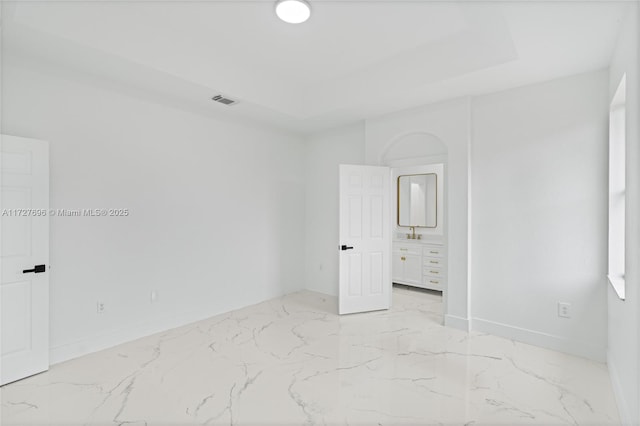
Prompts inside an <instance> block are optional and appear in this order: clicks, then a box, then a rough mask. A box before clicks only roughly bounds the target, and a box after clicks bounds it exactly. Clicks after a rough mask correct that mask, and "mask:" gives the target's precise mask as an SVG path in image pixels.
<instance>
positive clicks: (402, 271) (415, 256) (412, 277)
mask: <svg viewBox="0 0 640 426" xmlns="http://www.w3.org/2000/svg"><path fill="white" fill-rule="evenodd" d="M423 266H424V265H423V261H422V246H421V245H419V244H395V243H394V245H393V265H392V270H393V282H397V283H399V284H411V285H420V284H422V270H423V269H424V268H423Z"/></svg>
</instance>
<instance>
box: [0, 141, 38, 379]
mask: <svg viewBox="0 0 640 426" xmlns="http://www.w3.org/2000/svg"><path fill="white" fill-rule="evenodd" d="M0 148H1V149H0V156H1V160H0V164H2V170H1V172H2V173H1V178H0V179H1V180H0V188H1V194H0V210H1V214H2V216H1V222H0V224H1V226H0V240H2V244H1V248H0V264H1V266H2V268H1V269H2V272H1V276H2V277H1V281H0V330H1V332H2V334H1V336H0V354H1V356H0V384H6V383H9V382H13V381H15V380H18V379H22V378H24V377H27V376H31V375H33V374H36V373H39V372H42V371H44V370H47V369H48V368H49V273H48V265H49V216H48V210H49V146H48V144H47V143H46V142H44V141H39V140H35V139H25V138H18V137H15V136H5V135H2V136H1V137H0ZM43 269H44V271H43Z"/></svg>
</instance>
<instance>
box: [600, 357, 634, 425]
mask: <svg viewBox="0 0 640 426" xmlns="http://www.w3.org/2000/svg"><path fill="white" fill-rule="evenodd" d="M607 367H608V368H609V377H611V386H612V387H613V395H614V396H615V398H616V404H617V405H618V413H619V414H620V423H621V424H622V425H623V426H633V425H634V424H635V425H637V423H633V421H632V418H631V411H630V410H629V404H628V403H627V400H626V399H625V394H624V391H623V389H622V386H621V385H620V376H619V375H618V369H617V367H616V366H615V364H614V363H612V362H611V356H610V355H609V353H608V352H607Z"/></svg>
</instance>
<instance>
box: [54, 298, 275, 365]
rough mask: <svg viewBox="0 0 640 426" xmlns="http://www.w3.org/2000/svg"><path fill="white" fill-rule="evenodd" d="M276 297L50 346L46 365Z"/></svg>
mask: <svg viewBox="0 0 640 426" xmlns="http://www.w3.org/2000/svg"><path fill="white" fill-rule="evenodd" d="M277 297H280V295H274V296H273V297H269V298H267V299H264V300H259V301H255V302H250V303H244V304H238V306H235V305H232V306H229V307H225V309H224V310H221V311H219V312H217V311H211V310H199V311H186V312H182V313H178V314H176V313H172V314H168V315H166V316H164V317H159V318H153V319H152V320H149V321H144V322H140V323H138V324H133V325H131V326H127V327H126V328H122V329H118V330H112V331H108V332H105V333H101V334H97V335H94V336H89V337H86V338H84V339H80V340H77V341H75V342H71V343H65V344H62V345H58V346H55V347H52V348H51V349H50V350H49V363H50V365H54V364H58V363H60V362H64V361H68V360H71V359H74V358H78V357H81V356H83V355H88V354H90V353H93V352H98V351H101V350H104V349H108V348H112V347H114V346H118V345H121V344H123V343H127V342H131V341H133V340H136V339H140V338H143V337H147V336H151V335H153V334H156V333H162V332H166V331H168V330H171V329H174V328H178V327H182V326H184V325H187V324H191V323H194V322H198V321H202V320H205V319H207V318H211V317H214V316H216V315H221V314H224V313H227V312H230V311H234V310H236V309H242V308H244V307H247V306H252V305H254V304H258V303H262V302H264V301H266V300H270V299H272V298H277Z"/></svg>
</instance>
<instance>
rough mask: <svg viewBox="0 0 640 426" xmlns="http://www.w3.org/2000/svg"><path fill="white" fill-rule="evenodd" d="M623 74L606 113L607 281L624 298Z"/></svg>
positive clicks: (624, 132)
mask: <svg viewBox="0 0 640 426" xmlns="http://www.w3.org/2000/svg"><path fill="white" fill-rule="evenodd" d="M626 120H627V108H626V75H624V76H622V80H621V81H620V84H619V86H618V89H617V90H616V93H615V95H614V97H613V101H612V102H611V108H610V110H609V272H608V277H609V282H610V283H611V285H612V286H613V288H614V290H615V291H616V293H617V294H618V297H619V298H620V299H622V300H624V298H625V279H624V278H625V255H626V253H625V229H626V223H625V220H626V219H625V205H626V195H627V194H626V175H627V174H626V166H625V159H626V153H625V151H626V145H627V144H626Z"/></svg>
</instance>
